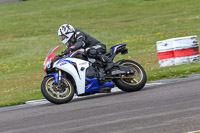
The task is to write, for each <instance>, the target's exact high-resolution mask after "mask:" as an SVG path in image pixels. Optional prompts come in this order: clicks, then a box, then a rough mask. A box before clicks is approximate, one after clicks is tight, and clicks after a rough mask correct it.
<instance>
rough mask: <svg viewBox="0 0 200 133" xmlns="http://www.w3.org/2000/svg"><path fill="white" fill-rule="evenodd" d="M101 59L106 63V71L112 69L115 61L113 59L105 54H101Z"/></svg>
mask: <svg viewBox="0 0 200 133" xmlns="http://www.w3.org/2000/svg"><path fill="white" fill-rule="evenodd" d="M101 61H102V62H105V63H106V67H105V71H108V70H110V69H111V68H113V66H114V63H113V61H112V60H111V59H109V58H108V57H107V56H105V55H101Z"/></svg>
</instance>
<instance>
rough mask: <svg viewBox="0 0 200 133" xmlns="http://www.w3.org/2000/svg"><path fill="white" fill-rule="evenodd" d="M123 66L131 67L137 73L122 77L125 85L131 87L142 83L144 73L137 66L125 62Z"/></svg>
mask: <svg viewBox="0 0 200 133" xmlns="http://www.w3.org/2000/svg"><path fill="white" fill-rule="evenodd" d="M121 65H123V66H131V67H132V69H133V70H134V71H135V73H134V74H126V75H122V78H121V80H122V81H123V82H124V83H126V84H129V85H137V84H139V83H140V82H141V81H142V79H143V72H142V70H141V69H140V68H139V67H138V66H137V65H136V64H134V63H131V62H125V63H122V64H121Z"/></svg>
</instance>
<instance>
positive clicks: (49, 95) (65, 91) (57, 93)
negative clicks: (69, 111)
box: [41, 76, 74, 104]
mask: <svg viewBox="0 0 200 133" xmlns="http://www.w3.org/2000/svg"><path fill="white" fill-rule="evenodd" d="M41 91H42V94H43V96H44V97H45V98H46V99H47V100H48V101H50V102H52V103H55V104H63V103H67V102H69V101H71V100H72V98H73V97H74V87H73V85H72V83H71V82H70V81H69V80H67V79H66V78H63V79H62V83H61V87H60V88H58V84H56V82H55V78H54V76H48V77H45V78H44V79H43V81H42V84H41Z"/></svg>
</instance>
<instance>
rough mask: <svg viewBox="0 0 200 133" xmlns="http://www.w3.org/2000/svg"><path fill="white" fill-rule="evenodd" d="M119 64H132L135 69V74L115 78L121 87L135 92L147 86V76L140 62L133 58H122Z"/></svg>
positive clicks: (126, 90) (117, 84)
mask: <svg viewBox="0 0 200 133" xmlns="http://www.w3.org/2000/svg"><path fill="white" fill-rule="evenodd" d="M118 64H120V65H122V66H130V67H131V68H132V69H133V70H134V71H135V73H134V74H125V75H121V77H122V78H119V79H114V80H113V81H114V82H115V84H116V86H117V87H118V88H119V89H121V90H123V91H125V92H133V91H139V90H141V89H142V88H143V87H144V86H145V84H146V80H147V76H146V72H145V70H144V69H143V68H142V66H141V65H140V64H138V63H137V62H135V61H132V60H120V61H118Z"/></svg>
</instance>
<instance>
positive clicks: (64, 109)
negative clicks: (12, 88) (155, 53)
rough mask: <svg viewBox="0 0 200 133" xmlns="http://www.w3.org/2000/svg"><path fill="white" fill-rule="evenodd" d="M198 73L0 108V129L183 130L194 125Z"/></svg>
mask: <svg viewBox="0 0 200 133" xmlns="http://www.w3.org/2000/svg"><path fill="white" fill-rule="evenodd" d="M199 86H200V77H199V76H198V77H195V78H189V79H184V80H177V81H175V82H167V83H163V82H162V81H160V82H156V83H154V84H152V85H149V86H145V87H144V89H143V90H141V91H138V92H133V93H125V92H122V91H118V92H114V93H109V94H104V95H97V96H90V97H83V98H80V99H74V100H73V101H71V102H70V103H68V104H63V105H55V104H51V103H46V104H42V105H36V106H30V107H21V108H18V109H4V110H0V133H186V132H188V131H194V130H200V87H199Z"/></svg>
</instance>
